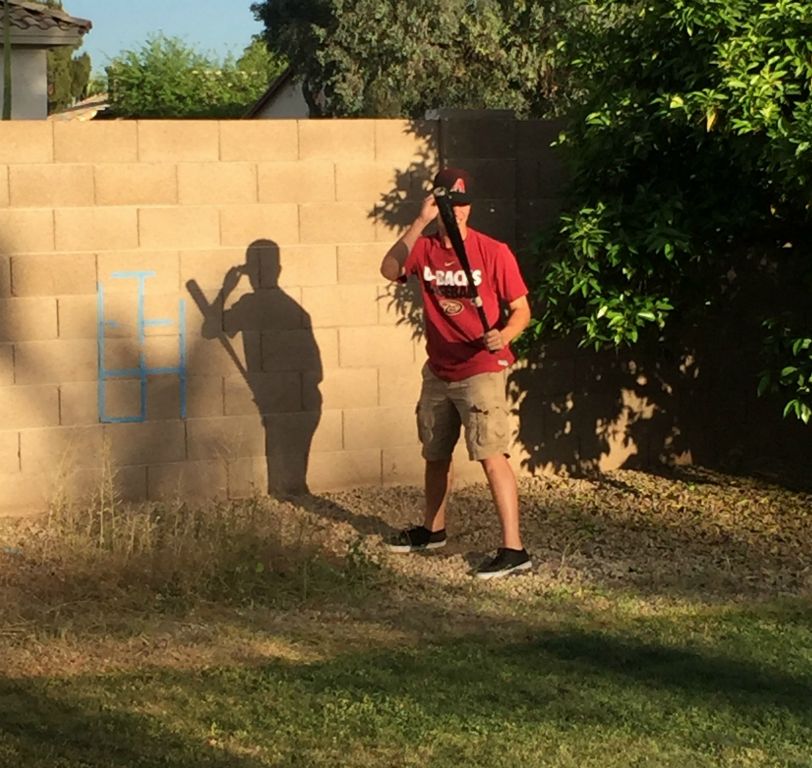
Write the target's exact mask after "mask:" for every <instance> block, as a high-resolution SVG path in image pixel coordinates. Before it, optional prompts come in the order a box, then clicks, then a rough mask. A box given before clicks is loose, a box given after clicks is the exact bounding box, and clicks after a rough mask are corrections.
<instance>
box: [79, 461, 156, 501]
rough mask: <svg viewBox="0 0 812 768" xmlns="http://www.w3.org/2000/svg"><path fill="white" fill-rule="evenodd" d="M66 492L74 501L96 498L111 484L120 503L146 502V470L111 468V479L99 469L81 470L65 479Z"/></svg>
mask: <svg viewBox="0 0 812 768" xmlns="http://www.w3.org/2000/svg"><path fill="white" fill-rule="evenodd" d="M66 480H67V483H66V486H65V488H66V490H67V492H68V493H69V494H70V496H71V498H72V499H74V500H82V499H92V498H93V497H98V496H99V494H100V493H101V492H102V490H104V492H105V493H106V492H107V488H108V485H109V484H110V483H111V482H112V486H113V489H114V490H115V493H116V496H117V497H118V498H119V499H121V500H122V501H146V498H147V468H146V467H113V468H112V478H111V477H110V476H109V475H108V474H107V471H106V470H103V469H101V468H92V469H91V468H82V469H77V470H76V471H75V472H73V473H72V474H71V475H70V477H68V478H66Z"/></svg>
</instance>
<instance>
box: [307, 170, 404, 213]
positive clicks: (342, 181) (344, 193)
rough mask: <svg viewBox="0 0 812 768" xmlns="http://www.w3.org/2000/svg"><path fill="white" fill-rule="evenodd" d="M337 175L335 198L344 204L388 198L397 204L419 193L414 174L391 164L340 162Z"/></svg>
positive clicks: (386, 199) (387, 199)
mask: <svg viewBox="0 0 812 768" xmlns="http://www.w3.org/2000/svg"><path fill="white" fill-rule="evenodd" d="M335 175H336V200H338V201H339V202H342V203H364V204H365V205H367V206H369V205H371V204H373V203H378V202H387V201H388V202H389V203H390V204H393V205H394V204H395V203H396V201H400V200H403V199H405V198H407V197H409V196H413V197H414V196H416V193H415V189H414V186H413V183H412V176H411V174H410V173H409V172H408V171H407V172H403V173H399V172H398V171H397V170H395V169H394V168H392V165H391V163H353V162H349V163H348V162H343V163H338V164H336V169H335ZM305 202H316V201H315V200H308V201H305Z"/></svg>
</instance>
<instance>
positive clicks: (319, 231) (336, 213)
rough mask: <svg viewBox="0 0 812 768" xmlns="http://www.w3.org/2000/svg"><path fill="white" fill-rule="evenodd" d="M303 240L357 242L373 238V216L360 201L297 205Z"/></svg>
mask: <svg viewBox="0 0 812 768" xmlns="http://www.w3.org/2000/svg"><path fill="white" fill-rule="evenodd" d="M299 217H300V221H301V240H302V242H303V243H357V242H358V241H361V242H371V241H374V240H375V239H376V230H375V219H374V216H373V213H372V211H371V209H370V206H369V205H367V204H363V203H312V204H304V205H300V206H299Z"/></svg>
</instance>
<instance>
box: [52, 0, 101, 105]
mask: <svg viewBox="0 0 812 768" xmlns="http://www.w3.org/2000/svg"><path fill="white" fill-rule="evenodd" d="M43 5H47V6H49V7H50V8H58V9H60V10H63V6H62V2H61V0H44V2H43ZM81 46H82V43H79V45H76V46H72V47H71V46H60V47H58V48H52V49H51V50H50V51H48V54H47V60H48V113H49V114H50V113H52V112H59V111H60V110H63V109H65V108H67V107H69V106H71V104H74V103H75V102H76V101H77V100H79V99H82V98H84V97H85V96H86V95H87V86H88V82H89V81H90V71H91V69H92V65H91V61H90V56H89V55H88V54H87V53H83V54H81V55H78V56H75V55H74V54H75V52H76V51H77V50H78V49H79V48H81Z"/></svg>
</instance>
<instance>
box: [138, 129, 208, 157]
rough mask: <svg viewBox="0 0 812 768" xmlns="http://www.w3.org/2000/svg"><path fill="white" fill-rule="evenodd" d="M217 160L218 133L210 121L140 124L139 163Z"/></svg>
mask: <svg viewBox="0 0 812 768" xmlns="http://www.w3.org/2000/svg"><path fill="white" fill-rule="evenodd" d="M219 157H220V131H219V128H218V125H217V123H216V122H215V121H213V120H139V121H138V160H139V161H140V162H142V163H166V162H169V163H180V162H195V161H199V162H205V161H207V160H218V159H219Z"/></svg>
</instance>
